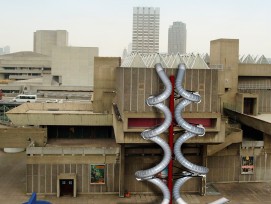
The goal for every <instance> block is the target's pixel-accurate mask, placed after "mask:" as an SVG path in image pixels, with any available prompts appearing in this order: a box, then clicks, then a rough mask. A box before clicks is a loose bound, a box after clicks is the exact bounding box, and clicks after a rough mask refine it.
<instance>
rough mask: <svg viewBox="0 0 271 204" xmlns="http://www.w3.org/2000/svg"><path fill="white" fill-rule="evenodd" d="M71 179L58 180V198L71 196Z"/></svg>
mask: <svg viewBox="0 0 271 204" xmlns="http://www.w3.org/2000/svg"><path fill="white" fill-rule="evenodd" d="M73 185H74V181H73V179H60V180H59V186H60V196H64V195H71V196H73Z"/></svg>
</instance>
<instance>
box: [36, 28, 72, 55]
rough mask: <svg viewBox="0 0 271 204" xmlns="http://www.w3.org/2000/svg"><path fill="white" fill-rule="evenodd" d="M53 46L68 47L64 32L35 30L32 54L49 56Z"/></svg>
mask: <svg viewBox="0 0 271 204" xmlns="http://www.w3.org/2000/svg"><path fill="white" fill-rule="evenodd" d="M54 46H57V47H63V46H64V47H66V46H68V32H67V31H66V30H37V31H36V32H34V49H33V50H34V52H36V53H40V54H43V55H47V56H51V55H52V48H53V47H54Z"/></svg>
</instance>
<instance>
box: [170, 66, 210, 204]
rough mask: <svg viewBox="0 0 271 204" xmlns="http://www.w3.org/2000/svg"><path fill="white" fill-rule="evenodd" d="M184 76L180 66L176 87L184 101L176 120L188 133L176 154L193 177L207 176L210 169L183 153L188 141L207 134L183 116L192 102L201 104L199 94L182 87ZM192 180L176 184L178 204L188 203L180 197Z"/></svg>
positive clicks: (177, 142)
mask: <svg viewBox="0 0 271 204" xmlns="http://www.w3.org/2000/svg"><path fill="white" fill-rule="evenodd" d="M184 74H185V66H184V64H180V65H179V70H178V74H177V78H176V82H175V85H176V89H177V91H178V94H179V95H181V96H182V97H183V99H182V101H181V102H180V103H179V104H178V105H177V106H176V107H175V119H176V121H177V123H178V125H179V126H180V127H182V128H183V129H185V130H186V132H185V133H184V134H183V135H182V136H181V137H179V138H178V140H177V141H176V143H175V145H174V154H175V157H176V159H177V160H178V162H179V163H180V164H181V165H183V166H184V167H185V168H187V169H188V171H190V172H191V173H192V174H193V175H192V176H205V174H207V173H208V171H209V169H208V168H207V167H203V166H198V165H196V164H193V163H191V162H190V161H188V160H187V159H186V158H185V157H184V156H183V154H182V152H181V146H182V144H183V143H184V142H185V141H186V140H188V139H190V138H192V137H194V136H196V135H199V136H203V135H204V134H205V129H204V128H203V127H202V126H201V125H198V126H193V125H191V124H189V123H187V122H186V121H185V120H184V119H183V118H182V116H181V113H182V110H183V109H184V108H185V107H186V106H187V105H189V104H191V102H196V103H199V102H200V95H199V94H198V93H190V92H188V91H186V90H185V89H184V88H183V87H182V83H183V77H184ZM190 178H191V175H186V176H184V177H182V178H180V179H178V180H177V181H176V182H175V184H174V187H173V197H174V199H175V200H176V202H177V203H178V204H185V203H186V202H185V201H184V200H183V199H182V198H181V196H180V188H181V186H182V185H183V184H184V183H185V182H186V181H187V180H188V179H190Z"/></svg>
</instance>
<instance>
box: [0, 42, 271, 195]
mask: <svg viewBox="0 0 271 204" xmlns="http://www.w3.org/2000/svg"><path fill="white" fill-rule="evenodd" d="M59 49H61V48H59ZM63 49H64V48H63ZM59 55H60V53H59ZM238 55H239V40H238V39H218V40H214V41H211V47H210V67H212V68H207V69H197V68H194V69H187V70H186V73H185V77H184V83H183V85H184V87H185V89H187V90H191V91H196V92H198V93H199V94H200V95H201V97H202V100H201V103H198V104H192V105H190V106H188V107H186V108H185V110H184V112H183V117H184V118H185V119H187V120H189V121H190V122H191V123H194V124H199V123H200V122H201V123H200V124H203V126H205V128H206V135H205V137H196V138H194V139H191V140H189V141H187V143H186V144H184V145H183V147H182V151H183V153H184V155H185V157H187V158H188V159H189V160H190V161H191V162H194V163H196V164H201V165H204V166H207V167H208V168H209V169H210V171H209V173H208V174H207V176H206V180H204V179H201V178H193V179H191V180H190V181H189V182H187V183H186V184H185V185H184V186H183V187H182V191H186V192H188V191H189V192H198V193H200V194H205V193H206V182H208V183H216V182H259V181H271V174H270V170H271V139H270V136H271V132H270V130H271V121H270V120H268V118H270V115H269V114H270V109H271V103H270V95H269V92H270V87H269V85H270V83H269V82H270V75H265V76H263V73H265V72H266V73H268V71H266V69H267V70H269V73H271V72H270V70H271V65H251V64H247V65H243V64H239V59H238ZM63 59H64V57H63ZM63 63H66V62H64V60H63ZM119 63H120V60H119V58H106V57H95V58H94V83H95V84H96V81H97V86H95V88H94V97H93V107H91V106H88V105H82V106H80V107H79V106H76V105H75V104H70V105H67V104H65V103H64V104H23V105H21V106H19V107H17V108H15V109H13V110H11V111H9V112H8V113H7V114H8V116H9V117H10V118H11V120H12V122H13V123H14V125H25V126H27V125H35V126H38V127H39V128H42V129H44V130H45V128H47V137H46V138H47V140H46V142H45V144H44V145H43V146H42V145H41V146H40V145H37V146H35V147H31V146H29V147H28V146H26V147H27V154H28V156H27V183H28V184H27V185H29V186H28V187H27V189H28V190H27V192H28V193H31V192H32V191H33V190H35V191H37V193H40V194H54V195H57V185H56V184H54V183H53V182H52V180H55V179H57V176H59V175H62V174H69V173H71V174H76V175H77V182H76V183H77V184H76V185H77V193H79V194H85V193H86V194H91V193H97V192H98V191H99V192H101V193H116V192H118V193H119V195H121V196H123V195H124V192H125V190H128V191H130V192H134V193H146V192H147V193H153V192H156V193H160V192H159V191H158V190H157V189H155V188H154V187H153V186H152V185H151V184H149V183H148V182H138V181H136V179H135V176H134V173H135V171H137V170H141V169H146V168H149V167H152V166H154V165H155V164H157V163H158V162H159V161H161V159H162V157H163V154H162V151H161V149H160V148H159V147H157V146H156V145H154V144H153V143H151V142H149V141H146V140H143V139H142V138H141V136H140V133H141V132H142V131H144V130H145V129H148V128H152V127H153V126H155V125H158V124H159V123H160V122H161V120H162V119H163V115H162V114H161V113H160V112H158V111H156V110H155V109H154V108H153V107H149V106H147V105H146V104H145V99H146V98H147V97H149V96H150V95H157V94H158V93H160V92H161V91H162V90H163V88H164V87H163V85H162V83H161V81H160V79H159V78H158V76H157V74H156V72H155V70H154V69H153V68H139V67H119ZM213 67H218V68H213ZM245 67H247V68H248V70H246V68H245ZM259 67H262V68H260V69H258V68H259ZM263 67H264V68H263ZM257 69H258V70H257ZM252 70H253V71H252ZM165 71H166V73H167V75H168V76H170V75H173V76H176V72H177V67H171V68H167V69H165ZM257 71H258V72H257ZM250 73H257V74H256V76H257V77H254V76H253V74H250ZM56 76H57V74H56ZM78 83H80V82H78ZM178 100H179V99H176V101H175V104H177V102H178ZM165 103H166V104H167V103H168V102H167V101H166V102H165ZM91 110H92V111H91ZM265 114H266V118H265V117H263V116H264V115H265ZM268 115H269V116H268ZM261 116H262V117H261ZM66 126H67V127H68V128H69V131H66V129H65V127H66ZM96 126H100V127H101V128H102V129H105V130H106V131H103V132H102V131H101V130H102V129H96V130H97V131H95V128H96ZM108 126H110V127H112V128H113V133H114V134H113V136H111V133H110V134H109V135H110V136H111V138H110V139H111V140H110V142H108V143H107V141H108V140H106V139H105V136H106V134H107V129H106V127H108ZM79 127H80V128H79ZM86 127H90V128H93V129H92V130H91V132H87V134H86V135H87V136H88V138H87V139H88V140H81V139H79V136H80V134H81V133H79V132H80V131H86V129H85V128H86ZM11 128H14V127H11ZM55 128H58V132H53V130H54V129H55ZM77 130H80V131H77ZM174 130H175V135H174V137H175V138H174V140H176V138H177V137H179V136H180V133H179V132H180V131H181V129H180V128H179V127H177V126H175V127H174ZM68 132H73V133H74V135H75V137H78V138H76V139H78V140H80V141H82V142H81V143H76V142H77V141H78V140H73V139H74V138H73V139H70V138H69V134H68ZM101 132H102V134H101ZM56 133H62V135H64V136H65V138H64V139H65V140H64V141H63V140H61V142H60V143H58V145H57V146H55V145H53V144H52V140H54V139H55V140H58V139H59V138H54V136H55V135H54V134H56ZM23 134H27V133H23ZM65 134H66V135H65ZM93 135H94V136H95V137H94V138H91V137H92V136H93ZM13 136H14V138H13V139H15V138H17V137H19V136H18V135H15V134H14V135H13ZM21 137H22V136H21ZM161 137H162V138H164V139H165V140H167V133H165V134H163V135H161ZM24 138H25V136H24ZM33 139H34V138H33ZM97 139H99V140H100V141H102V143H100V145H98V144H97ZM9 141H10V140H8V139H7V138H6V137H3V138H2V140H1V142H2V146H4V147H5V143H6V144H8V142H9ZM9 144H10V143H9ZM25 145H27V144H26V143H25ZM93 147H95V148H93ZM97 163H101V164H104V165H106V166H105V169H106V172H107V174H106V183H105V184H102V185H100V184H95V185H96V186H92V185H90V184H89V179H90V177H89V172H90V166H89V165H91V164H97ZM175 166H176V168H175V169H174V171H173V172H174V174H175V175H177V174H180V173H181V172H182V171H183V170H185V169H183V167H181V166H178V164H177V163H175ZM113 175H116V176H115V177H114V176H113ZM44 186H46V187H45V188H46V189H44Z"/></svg>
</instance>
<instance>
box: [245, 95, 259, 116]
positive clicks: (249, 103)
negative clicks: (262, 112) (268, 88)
mask: <svg viewBox="0 0 271 204" xmlns="http://www.w3.org/2000/svg"><path fill="white" fill-rule="evenodd" d="M255 108H256V98H244V114H247V115H255V114H256V113H255V112H256V111H255Z"/></svg>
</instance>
